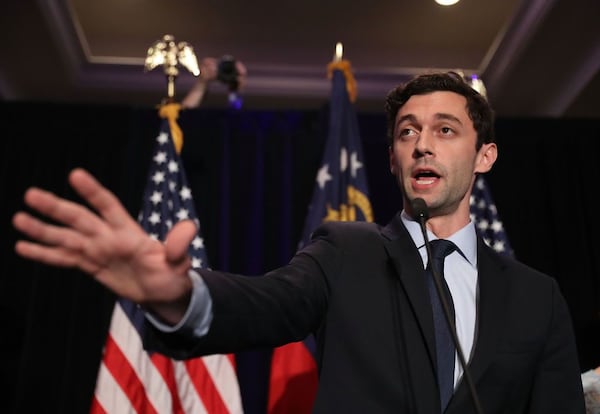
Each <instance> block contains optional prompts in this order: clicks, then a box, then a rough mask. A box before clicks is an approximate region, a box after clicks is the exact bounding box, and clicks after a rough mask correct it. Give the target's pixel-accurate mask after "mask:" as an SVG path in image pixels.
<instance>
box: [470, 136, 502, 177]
mask: <svg viewBox="0 0 600 414" xmlns="http://www.w3.org/2000/svg"><path fill="white" fill-rule="evenodd" d="M497 158H498V147H497V146H496V144H495V143H493V142H490V143H488V144H483V145H482V146H481V148H480V149H479V152H478V153H477V161H476V164H475V171H474V172H475V173H486V172H488V171H489V170H491V169H492V166H493V165H494V163H495V162H496V159H497Z"/></svg>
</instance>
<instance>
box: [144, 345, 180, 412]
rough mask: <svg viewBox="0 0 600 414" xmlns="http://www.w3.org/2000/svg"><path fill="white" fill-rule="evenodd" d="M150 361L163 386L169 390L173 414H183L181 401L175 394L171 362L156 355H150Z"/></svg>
mask: <svg viewBox="0 0 600 414" xmlns="http://www.w3.org/2000/svg"><path fill="white" fill-rule="evenodd" d="M150 359H151V360H152V363H153V364H154V366H155V367H156V369H157V370H158V372H160V375H161V377H162V378H163V380H164V381H165V384H167V388H169V392H170V393H171V401H172V408H173V414H183V413H184V411H183V407H182V406H181V400H180V399H179V393H178V392H177V381H176V380H175V373H174V370H173V360H171V359H170V358H167V357H166V356H164V355H162V354H157V353H155V354H152V355H151V356H150Z"/></svg>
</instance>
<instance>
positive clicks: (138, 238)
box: [13, 169, 196, 324]
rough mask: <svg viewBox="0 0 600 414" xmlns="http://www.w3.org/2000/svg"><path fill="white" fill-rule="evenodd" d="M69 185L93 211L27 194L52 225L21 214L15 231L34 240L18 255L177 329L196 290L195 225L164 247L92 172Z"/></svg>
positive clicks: (178, 231) (177, 229)
mask: <svg viewBox="0 0 600 414" xmlns="http://www.w3.org/2000/svg"><path fill="white" fill-rule="evenodd" d="M69 182H70V184H71V186H72V187H73V188H74V189H75V191H76V192H77V193H78V194H79V195H80V196H81V197H82V198H83V199H84V200H85V201H86V202H87V203H88V204H89V205H90V207H92V209H93V210H90V209H89V208H87V207H85V206H83V205H80V204H77V203H75V202H72V201H69V200H66V199H63V198H60V197H57V196H56V195H54V194H52V193H50V192H48V191H45V190H42V189H39V188H35V187H33V188H30V189H28V190H27V191H26V192H25V197H24V199H25V203H26V204H27V205H28V206H29V207H30V208H32V209H33V210H34V211H36V212H38V213H40V214H41V215H42V216H45V217H47V218H48V219H50V220H52V221H53V223H50V222H44V221H41V220H39V219H37V218H35V217H33V216H32V215H30V214H28V213H26V212H22V211H21V212H17V213H16V214H15V215H14V217H13V224H14V226H15V228H17V229H18V230H19V231H21V232H22V233H24V234H25V235H26V236H28V237H29V239H30V240H29V241H25V240H19V241H18V242H17V243H16V245H15V250H16V252H17V253H18V254H19V255H21V256H23V257H25V258H28V259H31V260H35V261H38V262H41V263H45V264H48V265H53V266H60V267H72V268H78V269H81V270H82V271H84V272H86V273H88V274H90V275H91V276H93V277H94V279H96V280H97V281H98V282H100V283H102V284H103V285H104V286H106V287H107V288H109V289H111V290H112V291H113V292H114V293H116V294H117V295H118V296H121V297H124V298H126V299H129V300H131V301H133V302H136V303H139V304H141V305H143V306H144V307H146V308H148V309H149V310H151V311H152V312H154V313H156V314H157V315H158V316H160V317H161V318H162V319H163V320H165V321H166V322H169V323H173V324H174V323H177V322H178V321H179V320H180V319H181V317H182V316H183V314H184V312H185V310H186V308H187V305H188V302H189V298H190V294H191V289H192V283H191V280H190V278H189V277H188V270H189V268H190V260H189V257H188V254H187V251H188V246H189V244H190V242H191V240H192V239H193V238H194V236H195V234H196V227H195V225H194V223H193V222H192V221H189V220H186V221H181V222H179V223H177V224H176V225H175V226H173V228H172V229H171V231H170V232H169V234H168V236H167V239H166V240H165V242H164V243H162V242H160V241H157V240H154V239H152V238H151V237H150V236H148V235H147V234H146V232H145V231H144V230H143V229H142V228H141V227H140V225H139V224H138V223H137V222H136V221H135V220H134V219H133V218H132V217H131V216H130V215H129V213H128V212H127V210H126V209H125V208H124V207H123V205H122V204H121V203H120V201H119V200H118V199H117V197H116V196H115V195H114V194H113V193H111V192H110V191H109V190H107V189H106V188H105V187H103V186H102V185H101V184H100V183H99V182H98V181H97V180H96V179H95V178H94V177H93V176H92V175H90V174H89V173H88V172H87V171H85V170H83V169H75V170H73V171H72V172H71V174H70V175H69Z"/></svg>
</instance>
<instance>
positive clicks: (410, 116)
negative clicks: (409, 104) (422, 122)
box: [396, 114, 417, 125]
mask: <svg viewBox="0 0 600 414" xmlns="http://www.w3.org/2000/svg"><path fill="white" fill-rule="evenodd" d="M407 120H408V121H410V122H417V117H416V116H414V115H413V114H406V115H403V116H401V117H400V118H399V119H398V121H397V122H396V125H400V124H401V123H402V122H404V121H407Z"/></svg>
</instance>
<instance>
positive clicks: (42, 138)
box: [0, 103, 600, 414]
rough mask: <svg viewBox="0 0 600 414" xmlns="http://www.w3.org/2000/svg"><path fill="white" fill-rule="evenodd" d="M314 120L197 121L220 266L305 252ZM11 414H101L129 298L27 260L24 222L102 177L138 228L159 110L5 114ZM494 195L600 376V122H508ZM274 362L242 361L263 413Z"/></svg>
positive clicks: (209, 224)
mask: <svg viewBox="0 0 600 414" xmlns="http://www.w3.org/2000/svg"><path fill="white" fill-rule="evenodd" d="M326 115H327V111H326V107H323V108H322V109H316V110H312V111H285V110H273V111H241V112H233V111H229V110H203V109H200V110H189V111H187V112H182V114H181V116H180V120H179V121H180V126H181V128H182V130H183V132H184V140H185V144H184V149H183V153H182V156H183V161H184V163H185V167H186V171H187V175H188V178H189V181H190V184H191V185H192V191H193V194H194V199H195V202H196V205H197V212H198V215H199V218H200V223H201V226H202V232H203V234H204V237H205V245H206V248H207V252H208V256H209V261H210V265H211V266H212V267H214V268H219V269H223V270H229V271H233V272H239V273H244V274H248V275H255V274H259V273H262V272H264V271H266V270H269V269H271V268H273V267H276V266H279V265H281V264H283V263H285V262H286V261H287V260H288V259H289V258H290V257H291V255H292V254H293V252H294V250H295V247H296V244H297V243H298V241H299V237H300V233H301V231H302V226H303V222H304V218H305V216H306V213H307V207H308V203H309V201H310V197H311V193H312V188H313V184H314V178H315V174H316V170H317V168H318V166H319V163H320V160H321V155H322V149H323V145H324V139H325V137H326V128H327V125H326V121H327V116H326ZM358 118H359V127H360V132H361V137H362V140H363V145H364V152H365V158H366V171H367V176H368V181H369V189H370V193H371V202H372V205H373V209H374V214H375V219H376V221H378V222H380V223H382V224H384V223H386V222H387V221H388V220H389V219H390V218H391V217H392V216H393V215H394V214H395V212H396V211H397V210H398V209H399V208H400V207H401V205H400V203H401V198H400V195H399V192H398V190H397V188H396V184H395V183H394V180H393V178H392V177H391V176H390V174H389V167H388V156H387V145H386V142H385V118H384V115H383V113H381V114H379V113H377V114H374V113H359V114H358ZM0 119H1V121H2V122H1V123H0V125H2V127H3V133H2V140H1V143H0V148H1V149H2V151H1V152H0V161H1V163H0V183H1V185H2V202H1V203H0V225H1V229H2V233H1V236H0V269H1V273H0V295H1V296H0V327H1V328H2V334H1V335H0V355H1V358H2V360H1V365H0V366H1V367H2V368H1V372H2V375H1V381H2V382H1V383H0V389H1V390H2V393H3V397H4V398H1V399H0V401H2V403H3V404H6V407H5V408H6V409H4V410H2V412H15V413H23V412H44V413H61V414H62V413H82V412H87V410H88V407H89V402H90V400H91V396H92V394H93V390H94V385H95V379H96V372H97V368H98V364H99V361H100V357H101V350H102V346H103V344H104V339H105V335H106V332H107V329H108V325H109V320H110V315H111V313H112V307H113V301H114V297H113V295H112V294H111V293H109V292H107V291H106V290H105V289H104V288H102V287H101V286H99V285H98V284H96V283H95V282H94V281H93V280H91V279H90V278H88V277H86V276H83V275H81V274H79V272H77V271H75V270H64V269H54V268H50V267H47V266H42V265H39V264H35V263H32V262H29V261H25V260H22V259H20V258H18V257H17V256H16V255H15V254H14V253H13V245H14V242H15V240H16V239H17V237H18V235H17V233H16V232H15V231H14V230H13V228H12V225H11V224H10V219H11V216H12V214H14V212H15V211H16V210H18V209H21V208H23V203H22V195H23V192H24V191H25V189H26V188H27V187H28V186H31V185H37V186H41V187H44V188H48V189H50V190H52V191H55V192H57V193H58V194H60V195H63V196H67V197H70V198H73V199H76V200H77V199H78V198H77V196H76V195H75V194H74V193H73V192H72V191H71V190H70V189H69V187H68V185H67V182H66V177H67V174H68V172H69V170H71V169H72V168H73V167H76V166H82V167H85V168H87V169H89V170H90V171H92V172H93V173H94V174H95V175H96V176H97V177H98V178H99V179H100V181H102V182H103V183H104V184H105V185H107V186H108V187H109V188H110V189H111V190H113V191H114V192H115V193H116V194H117V196H118V197H119V198H120V199H121V200H122V201H123V203H124V204H125V206H126V207H127V209H128V210H129V211H130V212H131V213H132V214H137V210H138V209H139V207H140V201H141V194H142V190H143V186H144V183H145V179H146V172H147V168H148V163H149V159H150V151H151V149H152V145H153V139H154V137H155V135H156V134H157V132H158V128H159V120H158V117H157V113H156V110H155V109H153V108H135V107H126V106H97V105H71V104H56V103H54V104H46V103H0ZM497 135H498V144H499V148H500V158H499V160H498V162H497V164H496V166H495V167H494V170H493V171H492V172H491V173H489V174H488V182H489V184H490V187H491V189H492V193H493V196H494V199H495V201H496V204H497V207H498V211H499V215H500V217H501V219H502V220H503V222H504V225H505V228H506V230H507V233H508V237H509V239H510V242H511V244H512V245H513V248H514V250H515V253H516V255H517V256H518V258H519V259H521V260H522V261H524V262H526V263H528V264H530V265H531V266H533V267H535V268H537V269H540V270H542V271H544V272H546V273H548V274H550V275H551V276H553V277H555V278H556V279H557V280H558V282H559V284H560V286H561V289H562V291H563V293H564V294H565V296H566V298H567V301H568V303H569V306H570V309H571V312H572V316H573V321H574V325H575V329H576V335H577V340H578V347H579V351H580V359H581V367H582V370H584V369H588V368H590V367H594V366H596V365H599V364H600V347H599V344H600V335H599V333H600V324H599V314H598V311H599V309H600V304H599V298H600V295H599V294H600V287H599V286H598V284H599V282H600V255H598V254H596V251H597V250H598V247H599V246H600V244H599V243H598V242H597V241H596V240H595V238H594V236H595V235H597V234H599V233H600V218H598V215H597V214H596V211H595V210H596V209H595V204H594V203H593V202H592V197H594V196H595V192H596V188H597V183H598V180H599V179H600V164H599V163H597V162H596V155H597V154H598V153H600V120H581V119H561V120H558V119H499V120H498V122H497ZM269 356H270V350H268V349H264V350H254V351H248V352H245V353H242V354H239V355H237V357H238V369H239V376H240V384H241V386H242V390H243V398H244V405H245V407H246V411H247V413H248V414H253V413H256V414H263V413H264V412H265V411H264V410H265V406H266V392H267V379H268V361H269Z"/></svg>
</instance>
